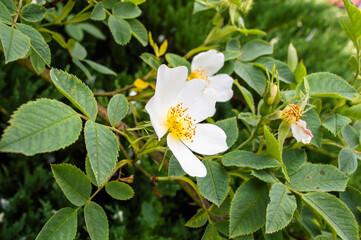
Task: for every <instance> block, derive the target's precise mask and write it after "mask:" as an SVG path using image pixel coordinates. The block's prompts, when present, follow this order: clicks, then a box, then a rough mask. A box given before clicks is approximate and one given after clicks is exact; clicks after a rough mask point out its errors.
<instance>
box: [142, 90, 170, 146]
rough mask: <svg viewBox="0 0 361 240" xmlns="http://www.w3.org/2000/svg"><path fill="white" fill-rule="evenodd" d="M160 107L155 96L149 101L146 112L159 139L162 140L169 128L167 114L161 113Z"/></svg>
mask: <svg viewBox="0 0 361 240" xmlns="http://www.w3.org/2000/svg"><path fill="white" fill-rule="evenodd" d="M158 105H159V104H157V101H156V99H155V96H154V97H152V98H151V99H150V100H149V101H148V103H147V105H145V110H146V111H147V112H148V113H149V116H150V122H151V123H152V126H153V128H154V130H155V133H156V134H157V136H158V138H159V139H161V138H162V137H163V136H164V134H165V133H166V132H167V131H168V127H167V123H166V122H167V114H164V112H161V111H160V108H159V107H158Z"/></svg>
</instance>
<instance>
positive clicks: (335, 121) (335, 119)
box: [322, 114, 351, 135]
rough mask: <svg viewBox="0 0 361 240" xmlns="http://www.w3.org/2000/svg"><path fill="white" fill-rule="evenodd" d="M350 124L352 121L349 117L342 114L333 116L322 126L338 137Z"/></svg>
mask: <svg viewBox="0 0 361 240" xmlns="http://www.w3.org/2000/svg"><path fill="white" fill-rule="evenodd" d="M350 122H351V120H350V119H349V118H347V117H344V116H342V115H340V114H332V115H331V116H329V117H328V118H327V119H326V120H325V121H324V122H323V124H322V126H324V127H325V128H326V129H328V130H330V132H332V133H333V134H334V135H336V134H338V133H339V132H340V131H341V130H342V129H343V128H344V127H345V126H346V125H347V124H349V123H350Z"/></svg>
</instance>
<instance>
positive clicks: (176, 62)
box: [165, 53, 191, 72]
mask: <svg viewBox="0 0 361 240" xmlns="http://www.w3.org/2000/svg"><path fill="white" fill-rule="evenodd" d="M165 58H166V59H167V62H168V63H169V66H170V67H179V66H186V67H187V68H188V71H189V72H191V64H190V63H189V62H188V61H187V60H186V59H185V58H183V57H181V56H179V55H177V54H174V53H167V54H166V55H165Z"/></svg>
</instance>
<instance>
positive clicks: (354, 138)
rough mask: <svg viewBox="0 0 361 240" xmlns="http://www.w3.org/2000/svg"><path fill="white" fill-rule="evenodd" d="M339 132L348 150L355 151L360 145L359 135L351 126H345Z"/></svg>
mask: <svg viewBox="0 0 361 240" xmlns="http://www.w3.org/2000/svg"><path fill="white" fill-rule="evenodd" d="M341 132H342V136H343V139H344V140H345V142H346V144H347V145H348V146H349V147H350V148H353V149H355V148H356V147H357V146H358V145H359V144H360V139H359V135H358V134H357V132H356V130H355V129H354V128H353V127H352V126H350V125H346V126H345V127H344V128H343V129H342V130H341Z"/></svg>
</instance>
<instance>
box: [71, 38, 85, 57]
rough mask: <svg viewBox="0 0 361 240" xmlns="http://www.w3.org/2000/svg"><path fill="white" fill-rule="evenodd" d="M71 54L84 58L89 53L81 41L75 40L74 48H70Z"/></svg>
mask: <svg viewBox="0 0 361 240" xmlns="http://www.w3.org/2000/svg"><path fill="white" fill-rule="evenodd" d="M70 52H71V55H72V56H74V58H76V59H84V58H86V56H87V55H88V52H87V50H86V49H85V47H83V45H81V44H80V43H79V42H75V45H74V48H73V49H71V50H70Z"/></svg>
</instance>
